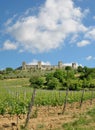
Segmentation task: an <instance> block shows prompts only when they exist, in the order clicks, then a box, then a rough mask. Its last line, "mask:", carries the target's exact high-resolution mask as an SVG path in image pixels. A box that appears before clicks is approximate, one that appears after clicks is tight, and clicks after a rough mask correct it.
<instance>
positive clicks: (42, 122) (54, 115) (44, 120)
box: [0, 99, 95, 130]
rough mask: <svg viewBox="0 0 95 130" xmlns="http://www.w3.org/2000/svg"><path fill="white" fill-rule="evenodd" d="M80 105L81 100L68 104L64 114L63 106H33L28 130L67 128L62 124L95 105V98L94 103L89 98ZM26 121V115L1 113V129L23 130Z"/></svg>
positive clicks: (74, 118) (62, 129) (60, 129)
mask: <svg viewBox="0 0 95 130" xmlns="http://www.w3.org/2000/svg"><path fill="white" fill-rule="evenodd" d="M79 105H80V104H79V102H78V103H77V102H76V103H72V104H67V106H66V110H65V112H64V114H62V109H63V106H56V107H51V106H40V107H39V106H37V107H33V110H32V112H31V117H30V120H29V123H28V128H27V130H65V129H64V128H63V127H62V125H63V124H64V123H67V122H71V121H74V120H76V119H77V117H78V116H79V115H81V114H84V113H85V112H87V111H88V110H90V109H91V108H93V107H95V99H94V100H93V102H92V104H91V102H90V100H88V101H85V102H83V105H82V107H81V108H80V107H79ZM25 121H26V115H20V116H19V117H17V116H16V115H14V116H10V115H4V116H1V115H0V130H22V129H21V127H23V126H24V125H25ZM94 125H95V124H94ZM25 130H26V129H25Z"/></svg>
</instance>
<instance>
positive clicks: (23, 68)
mask: <svg viewBox="0 0 95 130" xmlns="http://www.w3.org/2000/svg"><path fill="white" fill-rule="evenodd" d="M22 70H26V62H22Z"/></svg>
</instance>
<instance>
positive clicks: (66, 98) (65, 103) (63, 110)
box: [62, 88, 69, 114]
mask: <svg viewBox="0 0 95 130" xmlns="http://www.w3.org/2000/svg"><path fill="white" fill-rule="evenodd" d="M68 92H69V88H67V90H66V96H65V100H64V105H63V109H62V114H64V112H65V110H66V106H67V100H68Z"/></svg>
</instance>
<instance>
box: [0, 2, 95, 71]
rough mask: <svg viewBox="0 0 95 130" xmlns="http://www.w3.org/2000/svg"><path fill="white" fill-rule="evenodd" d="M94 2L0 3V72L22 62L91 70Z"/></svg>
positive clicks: (93, 62) (94, 55)
mask: <svg viewBox="0 0 95 130" xmlns="http://www.w3.org/2000/svg"><path fill="white" fill-rule="evenodd" d="M94 5H95V1H94V0H85V1H84V0H28V1H26V0H20V1H19V0H1V1H0V60H1V61H0V69H4V68H6V67H12V68H16V67H18V66H20V65H21V64H22V62H23V61H26V63H27V64H33V63H36V62H37V61H42V62H43V64H52V65H56V64H57V63H58V61H62V62H63V64H65V63H67V64H70V63H72V62H76V63H77V64H78V65H83V66H88V67H95V53H94V48H95V43H94V42H95V7H94Z"/></svg>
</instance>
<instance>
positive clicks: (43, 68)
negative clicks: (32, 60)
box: [21, 61, 77, 70]
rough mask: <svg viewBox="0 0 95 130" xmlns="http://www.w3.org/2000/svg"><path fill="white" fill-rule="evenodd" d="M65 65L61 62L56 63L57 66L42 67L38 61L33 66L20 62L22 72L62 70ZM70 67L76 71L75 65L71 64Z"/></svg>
mask: <svg viewBox="0 0 95 130" xmlns="http://www.w3.org/2000/svg"><path fill="white" fill-rule="evenodd" d="M65 67H66V65H65V64H63V63H62V61H59V62H58V65H43V64H42V62H41V61H38V63H37V64H35V65H28V64H26V62H22V67H21V68H22V70H29V69H34V70H36V69H38V70H53V69H62V68H65ZM71 67H72V68H73V69H77V65H76V63H72V65H71Z"/></svg>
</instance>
